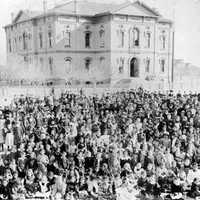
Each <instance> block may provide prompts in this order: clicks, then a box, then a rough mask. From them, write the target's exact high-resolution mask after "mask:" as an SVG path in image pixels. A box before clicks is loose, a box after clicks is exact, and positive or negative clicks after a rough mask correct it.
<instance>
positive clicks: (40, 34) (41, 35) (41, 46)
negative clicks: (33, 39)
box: [39, 33, 43, 49]
mask: <svg viewBox="0 0 200 200" xmlns="http://www.w3.org/2000/svg"><path fill="white" fill-rule="evenodd" d="M39 46H40V49H42V48H43V34H42V33H39Z"/></svg>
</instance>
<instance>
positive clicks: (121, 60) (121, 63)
mask: <svg viewBox="0 0 200 200" xmlns="http://www.w3.org/2000/svg"><path fill="white" fill-rule="evenodd" d="M123 71H124V58H120V63H119V73H120V74H122V73H123Z"/></svg>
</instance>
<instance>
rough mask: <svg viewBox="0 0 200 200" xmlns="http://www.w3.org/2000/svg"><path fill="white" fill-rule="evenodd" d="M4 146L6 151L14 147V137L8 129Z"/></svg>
mask: <svg viewBox="0 0 200 200" xmlns="http://www.w3.org/2000/svg"><path fill="white" fill-rule="evenodd" d="M5 145H6V147H7V149H8V150H11V149H12V147H13V146H14V135H13V132H12V131H11V130H10V129H8V132H7V133H6V138H5Z"/></svg>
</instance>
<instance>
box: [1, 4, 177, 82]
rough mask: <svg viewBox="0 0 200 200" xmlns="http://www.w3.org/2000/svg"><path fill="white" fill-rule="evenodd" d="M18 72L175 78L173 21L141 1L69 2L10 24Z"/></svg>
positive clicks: (106, 78)
mask: <svg viewBox="0 0 200 200" xmlns="http://www.w3.org/2000/svg"><path fill="white" fill-rule="evenodd" d="M5 32H6V38H7V63H8V66H9V67H10V68H11V69H14V70H15V73H14V74H15V75H16V76H18V77H20V76H23V75H24V76H26V77H27V75H28V76H29V77H31V78H33V79H34V78H41V79H42V78H61V79H65V80H76V79H77V80H80V81H82V82H85V81H90V82H97V81H98V82H102V83H103V82H109V83H113V84H114V83H116V82H117V81H119V80H123V79H131V80H132V79H133V80H134V79H136V80H141V81H144V80H146V81H151V80H152V81H153V80H155V79H156V80H159V81H162V82H164V83H165V84H170V83H171V80H172V72H173V70H172V57H173V56H172V54H173V24H172V22H171V21H170V20H166V19H164V18H163V17H162V16H161V15H160V14H159V13H158V12H157V11H155V10H153V9H151V8H149V7H148V6H147V5H145V4H143V3H141V2H138V1H136V2H134V3H131V2H126V3H123V4H120V5H119V4H118V5H114V4H100V3H98V4H97V3H92V2H87V1H75V2H73V1H72V2H68V3H65V4H62V5H59V6H56V7H55V8H53V9H50V10H48V11H46V12H44V13H39V12H31V11H20V12H19V13H18V15H17V16H16V18H15V19H14V20H13V21H12V23H11V24H10V25H7V26H5Z"/></svg>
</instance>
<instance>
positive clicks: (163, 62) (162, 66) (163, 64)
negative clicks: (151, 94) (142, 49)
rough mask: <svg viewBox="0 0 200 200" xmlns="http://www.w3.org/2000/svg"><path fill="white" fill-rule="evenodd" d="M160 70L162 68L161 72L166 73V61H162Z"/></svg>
mask: <svg viewBox="0 0 200 200" xmlns="http://www.w3.org/2000/svg"><path fill="white" fill-rule="evenodd" d="M160 68H161V72H162V73H164V72H165V60H164V59H162V60H161V61H160Z"/></svg>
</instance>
